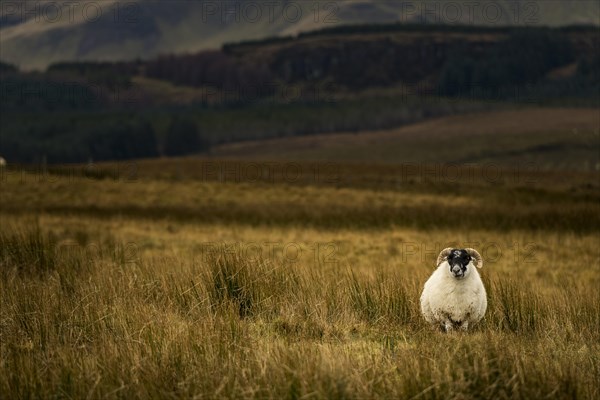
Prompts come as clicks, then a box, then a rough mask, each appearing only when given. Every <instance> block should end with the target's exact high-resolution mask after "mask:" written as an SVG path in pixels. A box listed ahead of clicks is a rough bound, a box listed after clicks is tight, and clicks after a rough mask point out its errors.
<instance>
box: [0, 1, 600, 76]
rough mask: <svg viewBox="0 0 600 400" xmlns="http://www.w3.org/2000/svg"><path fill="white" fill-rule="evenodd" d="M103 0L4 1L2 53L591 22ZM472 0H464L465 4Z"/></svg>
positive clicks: (451, 10)
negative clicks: (371, 27) (349, 30)
mask: <svg viewBox="0 0 600 400" xmlns="http://www.w3.org/2000/svg"><path fill="white" fill-rule="evenodd" d="M466 4H467V3H465V4H463V3H461V2H448V3H444V2H439V1H435V2H434V1H411V2H402V1H373V0H368V1H367V0H344V1H337V2H332V1H321V2H319V1H291V0H279V1H274V2H245V1H242V0H233V1H227V2H221V1H155V0H135V1H132V0H121V1H118V0H104V1H100V2H97V1H91V0H81V1H79V2H71V3H69V2H56V1H50V0H42V1H36V2H3V3H2V7H0V59H1V60H2V61H5V62H9V63H12V64H16V65H18V66H19V67H20V68H22V69H26V70H27V69H44V68H45V67H47V66H48V65H49V64H51V63H55V62H58V61H84V60H101V61H118V60H132V59H136V58H143V59H146V58H152V57H155V56H157V55H159V54H165V53H183V52H196V51H199V50H204V49H216V48H220V47H221V46H222V45H223V44H225V43H230V42H240V41H247V40H256V39H262V38H266V37H272V36H288V35H297V34H298V33H300V32H306V31H311V30H315V29H321V28H327V29H332V28H333V29H335V28H336V27H340V26H343V25H348V24H381V23H392V22H398V21H400V22H407V23H423V24H426V23H435V24H456V23H461V24H467V25H484V26H498V25H534V26H540V25H548V26H564V25H573V24H593V25H599V24H600V22H599V20H600V6H599V5H598V2H595V1H587V0H579V1H578V0H550V1H548V0H544V1H538V2H531V1H525V0H520V1H514V0H505V1H494V2H486V1H482V2H478V4H479V5H478V6H472V7H471V6H467V5H466ZM469 4H472V3H469Z"/></svg>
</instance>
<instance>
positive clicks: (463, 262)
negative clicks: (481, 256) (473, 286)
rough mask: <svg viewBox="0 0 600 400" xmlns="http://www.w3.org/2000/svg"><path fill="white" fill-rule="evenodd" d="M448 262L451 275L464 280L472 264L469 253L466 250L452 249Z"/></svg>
mask: <svg viewBox="0 0 600 400" xmlns="http://www.w3.org/2000/svg"><path fill="white" fill-rule="evenodd" d="M447 260H448V265H449V268H450V273H451V274H452V275H454V277H455V278H457V279H461V278H464V276H465V273H466V272H467V266H468V265H469V263H470V262H471V256H470V255H469V253H467V251H466V250H465V249H452V251H451V252H450V254H448V259H447Z"/></svg>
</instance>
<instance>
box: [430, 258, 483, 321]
mask: <svg viewBox="0 0 600 400" xmlns="http://www.w3.org/2000/svg"><path fill="white" fill-rule="evenodd" d="M436 265H437V269H436V270H435V272H434V273H433V274H432V275H431V277H429V279H428V280H427V282H425V287H424V288H423V294H421V313H422V314H423V317H425V320H426V321H427V322H429V323H430V324H431V325H433V326H438V327H440V328H441V329H443V330H444V331H446V332H450V331H452V330H454V329H455V328H460V329H462V330H465V331H466V330H467V329H468V328H469V326H471V325H473V324H475V323H477V322H479V321H480V320H481V319H482V318H483V315H484V314H485V310H486V309H487V297H486V292H485V287H484V286H483V282H482V281H481V278H480V277H479V273H477V269H475V268H474V267H477V268H481V267H483V260H482V258H481V255H480V254H479V253H478V252H477V251H476V250H474V249H470V248H469V249H453V248H450V247H448V248H446V249H444V250H442V252H441V253H440V255H439V256H438V259H437V262H436Z"/></svg>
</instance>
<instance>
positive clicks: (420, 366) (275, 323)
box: [0, 158, 600, 399]
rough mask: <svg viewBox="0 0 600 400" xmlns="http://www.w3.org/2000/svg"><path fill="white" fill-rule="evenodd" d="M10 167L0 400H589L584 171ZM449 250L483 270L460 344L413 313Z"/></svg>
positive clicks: (149, 163)
mask: <svg viewBox="0 0 600 400" xmlns="http://www.w3.org/2000/svg"><path fill="white" fill-rule="evenodd" d="M257 166H259V167H260V168H259V169H261V171H264V170H267V171H268V172H269V173H268V174H267V173H265V172H261V173H259V175H258V176H257V175H256V174H257ZM9 167H10V168H9V169H8V170H6V171H3V175H2V181H1V186H2V194H1V196H0V218H1V225H2V232H1V233H0V293H1V297H0V342H1V344H2V346H1V350H0V397H1V398H6V399H13V398H91V399H93V398H124V399H129V398H136V397H137V398H140V397H144V398H199V399H202V398H206V399H215V398H248V399H250V398H261V399H262V398H272V399H282V398H289V399H300V398H302V399H311V398H315V399H335V398H338V399H367V398H368V399H372V398H399V399H475V398H495V399H509V398H510V399H532V398H536V399H541V398H556V399H573V398H578V399H594V398H598V397H599V396H600V387H599V386H598V382H599V381H600V344H599V343H600V293H599V292H598V287H600V265H599V262H600V259H599V248H598V233H599V230H600V213H599V212H598V211H600V210H599V206H598V204H600V202H599V200H600V186H599V185H598V173H597V172H590V171H587V172H585V171H580V172H577V171H571V172H568V171H554V172H549V171H546V172H544V171H515V170H511V169H509V168H506V167H503V168H502V169H500V170H499V171H501V172H502V178H495V177H496V176H497V175H496V174H495V173H494V175H493V176H494V178H493V179H491V178H490V176H488V175H486V173H484V172H483V170H482V169H481V168H472V169H469V171H470V173H469V174H466V173H465V174H462V173H461V174H460V175H461V178H457V179H450V178H449V177H448V176H446V175H443V174H441V173H439V172H438V173H435V172H433V173H432V172H431V171H432V170H431V169H429V170H428V171H429V172H427V173H425V174H421V173H418V172H417V171H416V170H414V169H411V170H410V173H408V172H407V171H405V170H403V169H402V168H401V167H400V166H398V165H384V164H353V163H348V164H344V163H335V164H334V163H328V164H318V163H309V162H301V161H298V162H294V163H292V162H287V163H282V162H279V163H277V162H272V163H267V162H257V161H232V160H201V159H195V158H182V159H162V160H142V161H132V162H128V163H123V164H116V163H105V164H99V165H96V166H94V167H93V168H91V167H90V166H85V165H80V166H62V167H52V168H48V170H47V171H40V170H35V169H34V168H32V167H26V166H23V167H18V166H9ZM414 167H415V166H414V165H413V168H414ZM19 168H21V169H19ZM463 168H466V167H463ZM433 171H436V170H435V169H433ZM438 171H439V170H438ZM457 171H463V170H461V169H457V170H454V172H453V176H455V175H456V173H457ZM496 172H497V171H496ZM290 174H292V175H290ZM436 178H437V179H436ZM447 246H460V247H466V246H470V247H475V248H477V249H478V250H479V251H480V252H481V253H482V255H483V258H484V262H485V265H484V268H483V269H482V270H481V274H482V278H483V280H484V283H485V285H486V287H487V290H488V300H489V307H488V311H487V314H486V317H485V319H484V321H483V322H482V323H481V324H479V325H478V326H477V327H476V328H475V329H474V330H473V331H471V332H469V333H457V334H450V335H446V334H442V333H440V332H437V331H435V330H433V329H431V328H430V327H429V326H427V325H426V324H425V322H424V321H423V320H422V318H421V316H420V314H419V303H418V299H419V296H420V291H421V289H422V285H423V284H424V282H425V280H426V279H427V277H428V276H429V274H430V273H431V272H432V271H433V269H434V267H435V266H434V262H435V259H436V256H437V253H438V252H439V251H440V250H441V249H443V248H444V247H447Z"/></svg>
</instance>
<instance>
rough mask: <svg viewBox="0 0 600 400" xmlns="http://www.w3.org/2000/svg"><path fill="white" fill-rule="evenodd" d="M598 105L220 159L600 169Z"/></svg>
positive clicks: (280, 143) (280, 142) (260, 145)
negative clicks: (590, 107) (441, 163)
mask: <svg viewBox="0 0 600 400" xmlns="http://www.w3.org/2000/svg"><path fill="white" fill-rule="evenodd" d="M599 122H600V120H599V116H598V110H597V109H569V108H562V109H561V108H529V109H527V108H526V109H521V110H507V111H491V112H480V113H474V114H467V115H458V116H450V117H443V118H438V119H432V120H428V121H425V122H419V123H416V124H412V125H408V126H404V127H400V128H396V129H389V130H382V131H372V132H368V131H363V132H359V133H336V134H322V135H312V136H303V137H292V138H282V139H271V140H262V141H250V142H241V143H232V144H227V145H223V146H219V147H217V148H215V149H213V151H212V154H213V155H214V156H215V157H231V158H250V159H263V160H264V159H269V160H314V161H335V162H340V161H344V162H349V161H351V162H384V163H440V162H443V163H460V164H463V163H478V164H483V165H492V164H493V165H496V166H498V165H501V166H506V167H510V166H515V165H533V166H535V168H538V169H577V170H598V168H600V158H599V156H598V151H597V150H598V147H599V146H600V136H599V133H598V124H599Z"/></svg>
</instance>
